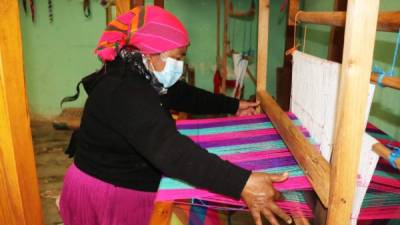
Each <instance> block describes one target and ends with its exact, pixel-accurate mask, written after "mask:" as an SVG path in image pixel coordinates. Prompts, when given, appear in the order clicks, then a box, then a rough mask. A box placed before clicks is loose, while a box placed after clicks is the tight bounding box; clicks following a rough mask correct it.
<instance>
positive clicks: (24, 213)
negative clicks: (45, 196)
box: [0, 1, 43, 225]
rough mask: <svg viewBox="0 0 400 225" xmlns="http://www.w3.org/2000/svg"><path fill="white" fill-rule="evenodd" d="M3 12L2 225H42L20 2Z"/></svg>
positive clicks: (0, 85)
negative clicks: (27, 91)
mask: <svg viewBox="0 0 400 225" xmlns="http://www.w3.org/2000/svg"><path fill="white" fill-rule="evenodd" d="M0 12H1V15H2V16H4V18H7V19H3V20H1V21H0V27H1V32H0V224H7V225H28V224H29V225H42V224H43V218H42V207H41V204H40V196H39V186H38V177H37V174H36V167H35V159H34V152H33V144H32V133H31V128H30V121H29V110H28V101H27V96H26V87H25V77H24V66H23V54H22V52H23V51H22V40H21V28H20V19H19V18H20V16H19V9H18V1H3V2H2V3H1V4H0Z"/></svg>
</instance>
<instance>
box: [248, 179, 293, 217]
mask: <svg viewBox="0 0 400 225" xmlns="http://www.w3.org/2000/svg"><path fill="white" fill-rule="evenodd" d="M287 177H288V174H287V173H283V174H267V173H258V172H253V173H252V174H251V175H250V177H249V179H248V180H247V183H246V185H245V186H244V188H243V191H242V199H243V200H244V202H245V203H246V204H247V207H248V208H249V210H250V213H251V215H252V217H253V219H254V221H255V223H256V225H262V222H261V214H263V215H264V217H265V218H267V220H268V221H269V222H270V223H271V225H279V223H278V221H277V219H276V217H275V215H276V216H278V217H280V218H281V219H283V220H284V221H286V223H288V224H291V223H292V219H291V218H290V216H289V215H287V214H286V213H285V212H284V211H283V210H282V209H281V208H279V206H277V205H276V203H275V200H279V199H282V195H281V193H280V192H278V191H276V190H275V189H274V187H273V186H272V183H273V182H282V181H285V180H286V179H287Z"/></svg>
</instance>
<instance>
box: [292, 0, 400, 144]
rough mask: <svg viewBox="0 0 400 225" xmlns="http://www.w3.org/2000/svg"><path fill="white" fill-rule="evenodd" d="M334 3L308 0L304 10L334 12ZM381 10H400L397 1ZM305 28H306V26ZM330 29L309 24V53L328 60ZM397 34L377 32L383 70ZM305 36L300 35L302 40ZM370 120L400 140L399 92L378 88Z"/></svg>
mask: <svg viewBox="0 0 400 225" xmlns="http://www.w3.org/2000/svg"><path fill="white" fill-rule="evenodd" d="M332 8H333V0H325V1H320V0H306V1H304V9H305V10H306V11H307V10H309V11H311V10H315V11H323V10H329V11H331V10H332ZM380 9H381V10H387V11H388V10H395V9H396V10H399V9H400V4H399V1H398V0H385V1H381V6H380ZM303 29H304V26H303ZM329 31H330V29H329V28H328V27H326V26H316V25H307V36H306V49H305V51H306V52H307V53H310V54H313V55H316V56H319V57H322V58H326V57H327V55H328V42H329ZM396 35H397V34H395V33H386V32H378V33H377V37H376V43H375V51H374V63H375V64H376V65H378V66H380V67H382V68H383V69H384V70H389V69H390V65H391V63H392V58H393V53H394V49H395V43H396ZM303 37H304V36H302V35H299V38H300V39H301V40H302V39H303ZM399 66H400V60H399V59H397V67H396V71H395V74H396V76H399V75H400V70H399V68H400V67H399ZM369 121H370V122H372V123H373V124H375V125H377V126H378V127H379V128H381V129H382V130H384V131H385V132H387V133H388V134H390V135H391V136H393V137H396V139H397V140H400V92H399V91H395V90H393V89H390V88H380V87H378V88H376V91H375V96H374V101H373V105H372V109H371V113H370V117H369Z"/></svg>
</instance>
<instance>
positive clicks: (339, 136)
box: [327, 0, 379, 225]
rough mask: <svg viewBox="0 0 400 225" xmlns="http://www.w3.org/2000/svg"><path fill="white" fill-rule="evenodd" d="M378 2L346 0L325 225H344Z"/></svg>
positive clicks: (354, 173) (352, 190)
mask: <svg viewBox="0 0 400 225" xmlns="http://www.w3.org/2000/svg"><path fill="white" fill-rule="evenodd" d="M378 10H379V0H369V1H365V0H349V2H348V6H347V19H346V28H345V38H344V50H343V63H342V67H341V76H340V83H339V95H338V104H337V111H336V123H335V139H334V145H333V153H332V160H331V176H330V178H331V180H330V185H331V186H330V194H329V206H328V218H327V225H338V224H348V223H349V222H350V216H351V210H352V206H353V199H354V193H355V187H356V177H357V170H358V164H359V158H360V149H361V142H362V136H363V134H364V131H365V114H366V108H367V107H366V106H367V98H368V92H369V81H370V76H371V68H372V58H373V51H374V45H375V36H376V26H377V20H378Z"/></svg>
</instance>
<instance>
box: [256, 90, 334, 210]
mask: <svg viewBox="0 0 400 225" xmlns="http://www.w3.org/2000/svg"><path fill="white" fill-rule="evenodd" d="M257 95H258V97H259V100H260V102H261V108H262V109H263V111H264V112H265V113H266V114H267V115H268V117H269V119H270V120H271V121H272V123H273V124H274V127H275V128H276V129H277V130H278V132H279V134H280V135H281V137H282V139H283V140H284V141H285V143H286V145H287V146H288V147H289V150H290V151H291V152H292V154H293V156H294V158H295V159H296V161H297V162H298V163H299V165H300V167H301V168H302V169H303V171H304V173H305V175H306V176H307V178H308V180H309V181H310V183H311V185H312V186H313V188H314V190H315V192H316V193H317V195H318V197H319V198H320V199H321V202H322V203H323V204H324V206H327V205H328V197H329V173H330V169H329V163H328V162H327V161H326V160H325V159H324V158H323V157H322V156H321V154H320V153H319V152H318V151H317V150H316V148H315V147H314V146H313V145H312V144H310V142H309V141H308V140H307V139H306V137H304V135H303V133H302V132H301V131H300V130H299V128H298V127H296V125H294V124H293V122H292V121H291V120H290V119H289V117H288V116H287V114H286V113H285V112H284V111H283V110H282V109H281V108H280V107H279V105H278V104H277V103H276V102H275V101H274V100H273V99H272V97H271V96H270V95H269V94H268V93H267V92H266V91H258V92H257Z"/></svg>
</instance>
